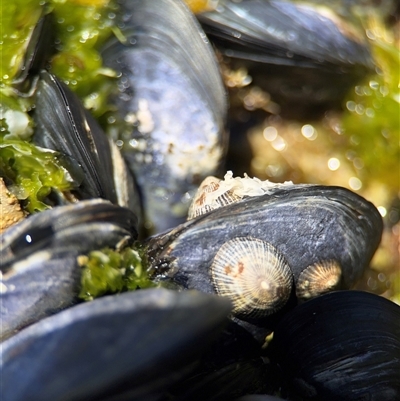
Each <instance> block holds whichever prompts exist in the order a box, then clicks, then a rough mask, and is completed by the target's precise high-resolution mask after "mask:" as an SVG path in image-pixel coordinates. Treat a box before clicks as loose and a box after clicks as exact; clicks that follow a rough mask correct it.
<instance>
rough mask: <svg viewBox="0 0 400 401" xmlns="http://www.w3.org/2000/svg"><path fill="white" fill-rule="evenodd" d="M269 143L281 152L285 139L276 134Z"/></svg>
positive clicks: (283, 148) (284, 146)
mask: <svg viewBox="0 0 400 401" xmlns="http://www.w3.org/2000/svg"><path fill="white" fill-rule="evenodd" d="M271 145H272V147H273V148H274V149H275V150H277V151H278V152H282V151H283V150H285V148H286V141H285V140H284V139H283V138H282V137H281V136H279V135H278V136H277V137H276V139H275V140H274V141H273V142H272V143H271Z"/></svg>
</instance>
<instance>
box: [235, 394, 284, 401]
mask: <svg viewBox="0 0 400 401" xmlns="http://www.w3.org/2000/svg"><path fill="white" fill-rule="evenodd" d="M235 401H283V398H278V397H274V396H273V395H265V394H251V395H244V396H243V397H240V398H237V399H235Z"/></svg>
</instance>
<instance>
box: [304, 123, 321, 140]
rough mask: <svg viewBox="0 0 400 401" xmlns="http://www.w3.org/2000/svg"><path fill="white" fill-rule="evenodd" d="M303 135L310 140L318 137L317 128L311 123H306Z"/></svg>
mask: <svg viewBox="0 0 400 401" xmlns="http://www.w3.org/2000/svg"><path fill="white" fill-rule="evenodd" d="M301 133H302V135H303V136H304V137H305V138H307V139H308V140H310V141H313V140H314V139H316V138H317V135H318V134H317V130H316V129H315V128H314V127H313V126H312V125H310V124H305V125H303V126H302V127H301Z"/></svg>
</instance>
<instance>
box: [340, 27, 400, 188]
mask: <svg viewBox="0 0 400 401" xmlns="http://www.w3.org/2000/svg"><path fill="white" fill-rule="evenodd" d="M367 33H368V35H369V37H370V39H371V40H370V43H371V47H372V52H373V55H374V59H375V62H376V64H377V66H378V67H377V72H376V74H375V75H373V76H369V77H368V78H367V79H366V80H365V81H364V82H363V83H361V84H360V85H357V86H356V87H355V88H354V91H353V93H352V94H350V95H349V98H348V99H347V101H346V110H345V112H344V113H343V117H342V127H343V130H344V133H345V135H348V136H349V139H350V141H349V142H350V147H351V150H352V151H353V157H354V158H355V157H357V158H359V159H360V160H362V163H363V165H364V168H363V169H362V170H361V171H360V173H361V178H362V179H363V180H364V181H366V182H368V181H373V180H374V179H375V180H377V181H379V182H381V183H384V184H386V185H388V186H389V187H391V188H393V186H395V187H394V188H393V190H394V191H397V190H398V183H399V181H398V180H399V171H398V162H399V160H400V147H399V143H398V140H399V130H400V104H399V103H400V91H399V86H398V84H399V71H400V52H399V49H398V47H397V46H396V44H395V42H394V40H393V39H390V38H388V39H387V38H386V39H385V36H387V35H388V32H387V31H386V30H385V29H384V28H383V25H381V24H379V22H378V21H376V20H375V21H374V25H373V27H372V29H371V28H370V29H367Z"/></svg>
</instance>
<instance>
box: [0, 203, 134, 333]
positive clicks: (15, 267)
mask: <svg viewBox="0 0 400 401" xmlns="http://www.w3.org/2000/svg"><path fill="white" fill-rule="evenodd" d="M136 238H137V218H136V216H135V215H134V214H133V212H132V211H130V210H129V209H126V208H121V207H119V206H115V205H112V204H111V203H109V202H107V201H103V200H100V199H98V200H89V201H82V202H79V203H77V204H73V205H68V206H59V207H57V208H54V209H51V210H47V211H44V212H41V213H38V214H35V215H31V216H30V217H28V218H27V219H25V220H23V221H21V222H20V223H18V224H16V225H15V226H13V227H11V228H9V229H8V230H7V231H5V232H4V233H3V235H2V236H1V250H0V260H1V277H0V278H1V281H0V285H1V291H0V302H1V315H0V320H1V324H2V326H1V335H0V339H4V338H7V337H9V336H10V335H12V334H14V333H15V332H16V331H18V330H19V329H21V328H22V327H24V326H26V325H28V324H31V323H32V322H35V321H37V320H39V319H41V318H43V317H46V316H48V315H51V314H53V313H55V312H57V311H59V310H60V309H63V308H65V307H68V306H69V305H71V304H73V303H75V302H77V295H78V293H79V290H80V278H81V267H80V266H79V265H78V262H77V257H78V256H79V255H81V254H86V253H88V252H89V251H92V250H94V249H99V248H102V247H107V246H108V247H115V246H116V245H117V244H118V243H120V242H128V241H129V240H133V239H136Z"/></svg>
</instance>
